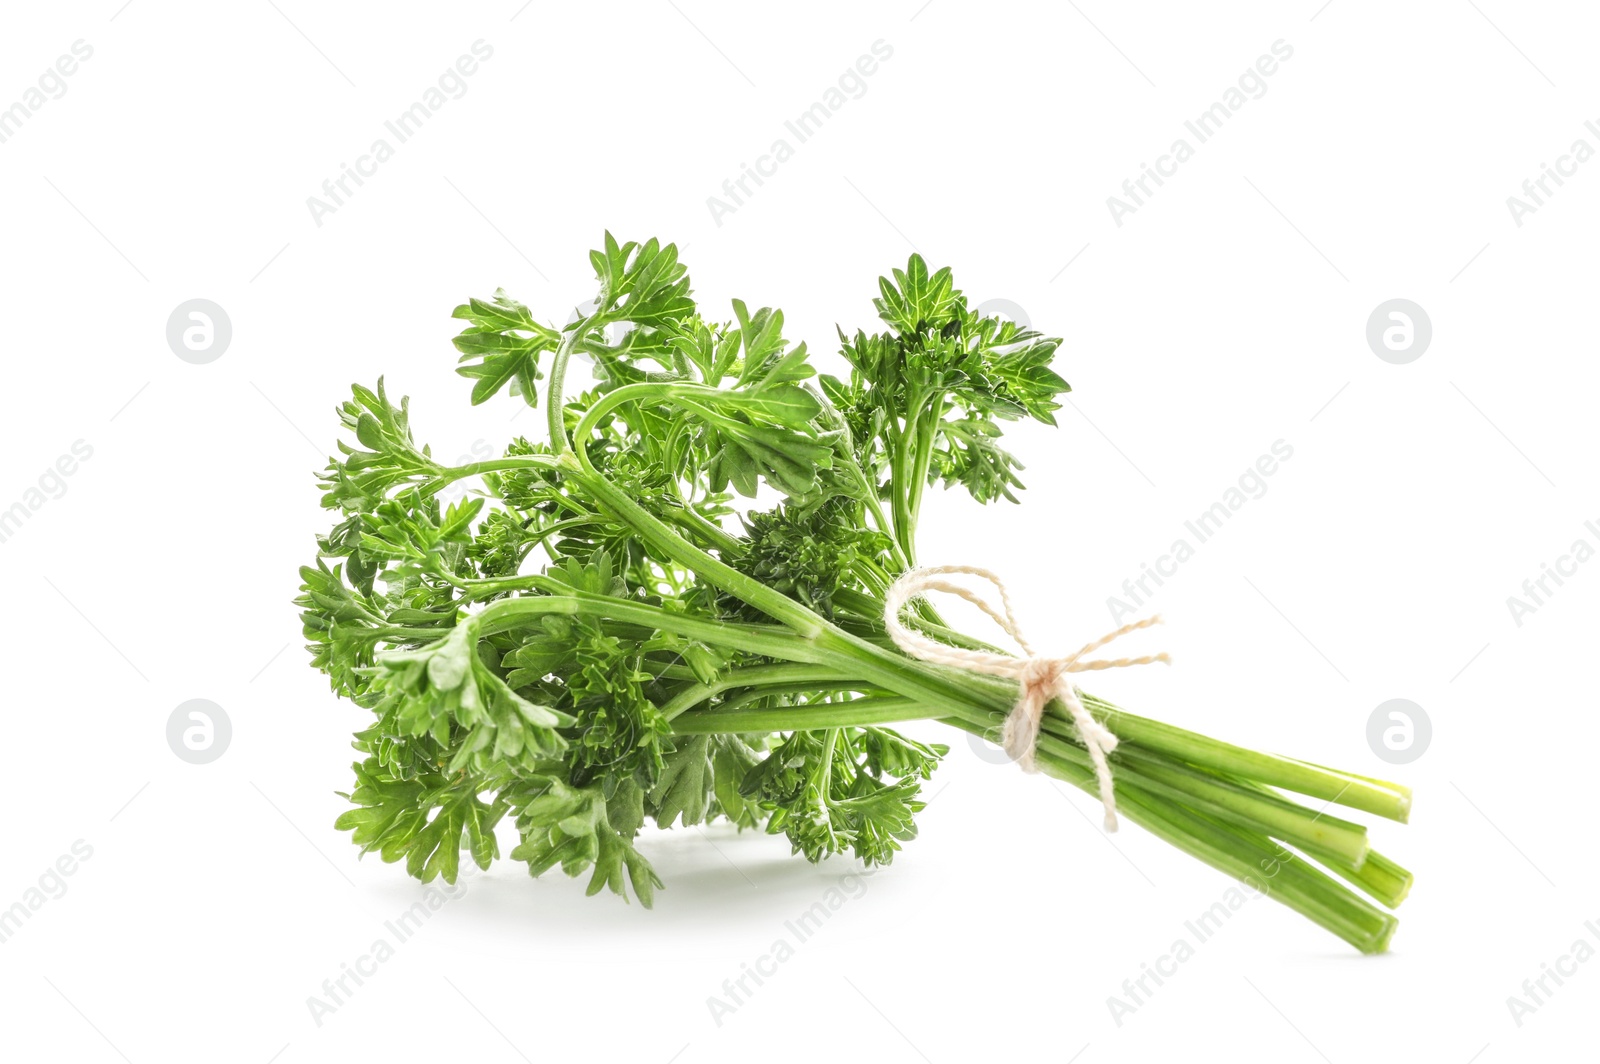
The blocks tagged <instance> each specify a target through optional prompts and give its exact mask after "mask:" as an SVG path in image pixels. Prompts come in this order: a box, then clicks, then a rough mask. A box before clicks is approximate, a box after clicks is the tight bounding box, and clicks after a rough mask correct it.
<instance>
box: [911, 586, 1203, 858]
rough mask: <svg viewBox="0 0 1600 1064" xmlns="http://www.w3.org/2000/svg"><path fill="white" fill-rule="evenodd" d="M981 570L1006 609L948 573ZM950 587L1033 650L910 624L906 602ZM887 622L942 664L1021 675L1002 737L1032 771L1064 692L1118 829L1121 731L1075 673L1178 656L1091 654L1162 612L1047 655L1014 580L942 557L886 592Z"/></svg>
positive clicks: (1109, 825)
mask: <svg viewBox="0 0 1600 1064" xmlns="http://www.w3.org/2000/svg"><path fill="white" fill-rule="evenodd" d="M956 575H964V576H976V577H980V578H981V579H984V580H987V581H988V582H989V583H991V584H993V585H994V587H995V590H996V591H998V592H999V594H1000V604H1001V607H1002V610H1003V612H1002V610H996V609H995V608H994V607H993V606H992V605H990V604H989V602H988V601H987V600H986V599H984V598H983V596H981V595H979V594H978V593H977V592H975V591H972V590H971V589H969V588H966V587H963V586H962V585H960V584H957V583H953V582H951V581H949V580H945V579H943V578H944V577H946V576H956ZM933 591H942V592H945V593H946V594H950V595H955V596H956V597H958V598H961V599H965V600H966V601H967V602H970V603H972V605H974V606H976V607H978V609H980V610H982V611H983V613H984V615H985V616H987V617H988V618H989V619H990V620H992V621H994V623H995V624H996V625H998V626H999V627H1000V629H1001V630H1002V631H1004V632H1005V633H1006V635H1008V636H1010V637H1011V639H1012V641H1014V642H1015V643H1016V644H1017V646H1019V647H1021V648H1022V652H1023V654H1024V655H1026V656H1025V657H1020V658H1019V657H1014V656H1012V655H1010V654H997V653H993V652H990V651H987V650H968V649H966V648H964V647H954V646H951V645H950V644H948V643H941V642H938V641H937V640H934V639H930V638H929V637H928V636H925V635H923V634H922V633H921V632H917V631H914V630H913V629H911V628H909V627H908V626H907V625H906V624H905V623H904V622H903V621H901V619H900V614H901V612H902V611H903V610H904V609H905V607H906V605H907V604H909V603H910V602H912V601H913V600H915V599H919V598H926V597H927V595H928V594H929V593H930V592H933ZM883 623H884V626H885V627H886V628H887V629H888V631H889V638H890V639H892V640H894V644H895V646H897V647H899V648H900V649H901V650H903V651H905V652H906V653H907V654H909V655H911V656H912V657H914V658H917V659H918V660H920V661H926V662H929V663H930V664H934V665H949V666H952V667H954V668H958V669H966V670H968V671H969V672H980V673H984V674H986V675H989V676H1002V677H1005V678H1007V679H1013V680H1016V681H1017V687H1018V691H1017V701H1016V704H1015V705H1014V706H1013V707H1012V709H1011V713H1010V715H1008V716H1007V717H1006V721H1005V726H1004V728H1002V729H1001V745H1002V746H1003V747H1004V748H1005V751H1006V754H1007V755H1008V756H1010V758H1011V759H1012V760H1013V761H1015V762H1017V764H1018V765H1019V766H1021V768H1022V770H1023V771H1024V772H1037V771H1039V766H1038V763H1037V761H1036V759H1035V750H1036V749H1037V748H1038V745H1039V727H1040V722H1041V721H1042V720H1043V719H1044V710H1045V707H1046V706H1047V705H1049V703H1050V700H1051V699H1052V698H1059V699H1060V700H1061V704H1062V705H1064V706H1065V707H1066V709H1067V715H1068V716H1069V717H1070V718H1071V719H1072V723H1073V725H1074V726H1075V727H1076V728H1077V729H1078V736H1079V738H1080V739H1082V740H1083V745H1084V747H1085V748H1086V749H1087V750H1088V751H1089V761H1090V763H1091V764H1092V765H1093V766H1094V774H1095V781H1096V783H1097V784H1098V785H1099V790H1100V804H1101V805H1102V806H1104V807H1105V811H1106V819H1105V824H1106V830H1107V831H1116V830H1117V802H1116V796H1115V794H1114V793H1113V791H1112V786H1111V766H1110V764H1109V763H1108V762H1107V761H1106V755H1107V754H1109V753H1111V751H1113V750H1115V749H1116V748H1117V737H1116V736H1115V735H1113V734H1111V731H1110V729H1108V728H1107V727H1106V726H1105V725H1103V724H1101V723H1100V722H1099V721H1097V720H1095V719H1094V716H1093V715H1092V714H1090V712H1089V710H1088V709H1087V708H1085V706H1084V704H1083V699H1082V698H1081V697H1080V696H1081V694H1082V692H1080V691H1079V690H1078V689H1077V687H1076V686H1074V685H1073V684H1072V683H1071V681H1070V680H1069V677H1070V676H1071V674H1072V673H1075V672H1092V671H1098V670H1100V669H1120V668H1125V667H1127V666H1130V665H1150V664H1153V663H1155V662H1158V661H1159V662H1165V663H1170V662H1171V661H1172V659H1171V658H1170V657H1168V656H1167V655H1166V654H1165V653H1161V654H1148V655H1145V656H1143V657H1137V658H1112V659H1106V658H1093V659H1088V660H1085V658H1086V655H1088V654H1091V653H1093V652H1094V651H1096V650H1099V649H1100V648H1101V647H1103V646H1105V645H1106V644H1107V643H1111V642H1114V641H1115V640H1118V639H1121V638H1122V637H1123V636H1125V635H1127V634H1128V633H1130V632H1136V631H1138V630H1139V629H1141V628H1148V627H1150V626H1151V625H1153V624H1160V623H1161V618H1160V617H1159V616H1154V617H1147V618H1145V619H1144V620H1142V621H1134V622H1133V623H1131V624H1125V625H1123V626H1122V627H1121V628H1118V629H1117V630H1116V631H1114V632H1107V633H1106V634H1105V635H1103V636H1101V637H1100V638H1099V639H1096V640H1094V641H1093V642H1092V643H1085V644H1084V645H1083V646H1082V647H1080V648H1079V649H1078V650H1077V652H1076V653H1073V654H1069V655H1067V656H1066V657H1046V656H1044V655H1040V654H1037V653H1035V652H1034V650H1033V647H1032V646H1030V645H1029V643H1028V640H1027V637H1026V636H1024V635H1023V634H1022V630H1021V628H1020V627H1019V626H1018V625H1017V619H1016V616H1015V614H1014V613H1013V612H1012V609H1011V597H1010V596H1009V595H1008V594H1007V593H1006V585H1005V584H1004V583H1003V582H1002V581H1001V579H1000V578H999V577H998V576H996V575H995V574H994V573H992V572H990V571H989V570H987V569H980V568H978V567H976V566H971V565H939V566H931V567H928V568H923V569H913V570H911V571H910V572H908V573H905V574H904V575H902V576H901V577H900V578H899V579H898V580H896V581H895V582H894V583H893V584H891V585H890V587H889V591H888V594H886V595H885V596H884V604H883Z"/></svg>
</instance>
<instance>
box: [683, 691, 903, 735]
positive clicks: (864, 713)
mask: <svg viewBox="0 0 1600 1064" xmlns="http://www.w3.org/2000/svg"><path fill="white" fill-rule="evenodd" d="M927 715H928V710H927V707H926V706H924V705H922V704H921V703H920V702H916V701H914V700H912V699H909V698H896V697H893V696H886V697H880V698H856V699H851V700H850V701H848V702H815V703H812V704H810V705H805V706H781V707H778V708H776V709H741V710H738V711H737V712H731V713H730V712H722V711H718V710H714V709H696V710H690V711H688V712H686V713H683V714H680V715H679V716H678V717H677V718H676V719H674V720H673V722H672V730H673V732H674V733H677V734H682V735H708V734H713V733H720V732H733V733H744V732H774V731H817V730H820V729H823V728H847V727H871V726H873V725H876V724H895V723H899V722H902V721H908V720H924V719H926V718H927Z"/></svg>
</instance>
